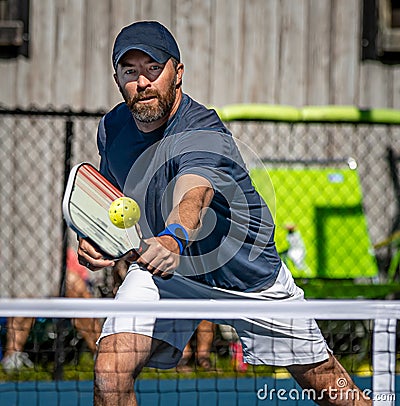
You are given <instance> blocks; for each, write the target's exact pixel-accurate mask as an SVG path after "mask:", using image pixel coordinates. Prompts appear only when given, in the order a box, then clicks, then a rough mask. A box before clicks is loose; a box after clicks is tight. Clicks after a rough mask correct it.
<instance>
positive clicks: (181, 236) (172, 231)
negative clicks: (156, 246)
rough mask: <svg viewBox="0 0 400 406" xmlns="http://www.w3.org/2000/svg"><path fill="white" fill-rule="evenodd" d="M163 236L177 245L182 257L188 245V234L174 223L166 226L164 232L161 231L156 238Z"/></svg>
mask: <svg viewBox="0 0 400 406" xmlns="http://www.w3.org/2000/svg"><path fill="white" fill-rule="evenodd" d="M163 235H169V236H171V237H172V238H173V239H174V240H175V241H176V242H177V243H178V245H179V253H180V254H181V255H182V254H183V251H184V250H185V248H186V247H187V246H188V244H189V234H188V232H187V231H186V230H185V228H184V227H182V226H181V225H180V224H177V223H174V224H170V225H168V226H167V227H166V228H165V230H163V231H161V233H160V234H158V236H157V237H161V236H163Z"/></svg>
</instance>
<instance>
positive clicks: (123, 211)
mask: <svg viewBox="0 0 400 406" xmlns="http://www.w3.org/2000/svg"><path fill="white" fill-rule="evenodd" d="M108 215H109V217H110V220H111V222H112V223H113V224H114V225H115V226H117V227H118V228H130V227H132V226H134V225H135V224H136V223H137V222H138V221H139V218H140V208H139V205H138V204H137V203H136V202H135V201H134V200H133V199H131V198H130V197H125V196H124V197H119V198H118V199H115V200H114V201H113V202H112V203H111V205H110V208H109V210H108Z"/></svg>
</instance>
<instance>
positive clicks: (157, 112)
mask: <svg viewBox="0 0 400 406" xmlns="http://www.w3.org/2000/svg"><path fill="white" fill-rule="evenodd" d="M147 97H155V98H156V100H157V103H156V104H155V105H147V104H142V103H140V102H139V101H140V100H142V99H145V98H147ZM124 98H125V102H126V104H127V105H128V107H129V110H130V111H131V112H132V115H133V117H134V118H135V119H136V120H137V121H140V122H142V123H152V122H154V121H157V120H159V119H160V118H162V117H165V116H166V115H167V114H168V113H169V112H170V111H171V108H172V106H173V104H174V102H175V98H176V77H174V80H173V81H172V82H171V84H170V86H169V87H168V89H167V91H166V93H165V94H164V95H161V94H160V93H159V92H158V91H157V90H149V91H148V92H146V91H144V92H141V93H138V94H136V95H135V96H133V97H131V98H129V96H127V95H126V94H124Z"/></svg>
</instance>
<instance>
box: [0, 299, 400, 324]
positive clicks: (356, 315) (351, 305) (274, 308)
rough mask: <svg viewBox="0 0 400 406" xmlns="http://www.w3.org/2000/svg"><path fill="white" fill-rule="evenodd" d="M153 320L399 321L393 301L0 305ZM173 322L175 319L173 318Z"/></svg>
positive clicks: (19, 312)
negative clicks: (281, 319) (144, 317)
mask: <svg viewBox="0 0 400 406" xmlns="http://www.w3.org/2000/svg"><path fill="white" fill-rule="evenodd" d="M133 314H134V315H135V316H153V317H158V318H164V319H170V318H174V319H206V318H207V319H227V318H228V319H238V318H242V317H251V318H260V317H264V318H265V317H269V318H279V317H281V318H291V319H299V318H315V319H317V320H339V319H346V320H366V319H369V320H377V319H400V302H399V301H395V300H393V301H392V300H385V301H383V300H382V301H379V300H307V301H304V302H298V301H296V302H290V301H285V302H282V301H281V302H268V301H263V300H249V299H248V300H242V299H238V300H218V301H215V300H193V299H190V300H188V299H163V300H159V301H145V302H144V301H122V300H121V301H120V300H118V301H117V300H114V299H72V298H71V299H70V298H48V299H0V316H3V317H18V316H20V317H52V318H79V317H108V316H125V317H126V316H132V315H133ZM171 316H172V317H171Z"/></svg>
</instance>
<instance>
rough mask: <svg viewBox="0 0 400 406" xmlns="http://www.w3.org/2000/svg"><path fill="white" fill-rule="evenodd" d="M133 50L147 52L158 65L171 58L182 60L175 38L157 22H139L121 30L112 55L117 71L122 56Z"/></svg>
mask: <svg viewBox="0 0 400 406" xmlns="http://www.w3.org/2000/svg"><path fill="white" fill-rule="evenodd" d="M131 49H138V50H139V51H143V52H145V53H146V54H148V55H150V56H151V57H152V58H153V59H154V60H155V61H156V62H158V63H165V62H167V61H168V59H169V58H171V57H173V58H175V59H176V60H177V61H178V62H180V58H181V56H180V52H179V48H178V44H177V43H176V41H175V38H174V37H173V36H172V34H171V33H170V32H169V31H168V30H167V28H165V27H164V26H163V25H162V24H160V23H159V22H157V21H139V22H136V23H133V24H131V25H128V26H127V27H124V28H123V29H122V30H121V32H120V33H119V34H118V36H117V38H116V39H115V42H114V49H113V54H112V63H113V66H114V69H115V70H116V69H117V65H118V62H119V60H120V59H121V58H122V56H123V55H124V54H125V53H126V52H128V51H130V50H131Z"/></svg>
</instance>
